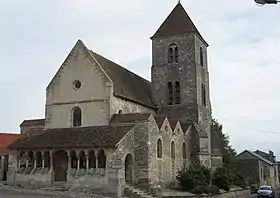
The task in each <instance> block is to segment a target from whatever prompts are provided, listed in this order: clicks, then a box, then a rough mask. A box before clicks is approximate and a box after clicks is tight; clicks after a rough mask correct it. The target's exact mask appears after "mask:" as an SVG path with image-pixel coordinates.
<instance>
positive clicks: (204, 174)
mask: <svg viewBox="0 0 280 198" xmlns="http://www.w3.org/2000/svg"><path fill="white" fill-rule="evenodd" d="M210 173H211V171H210V169H208V168H207V167H204V166H201V165H193V166H190V167H189V168H186V169H182V170H180V171H179V172H178V174H177V177H176V178H177V180H178V181H179V183H180V186H181V187H182V189H183V190H186V191H188V190H192V189H194V188H195V187H197V186H207V185H208V184H209V182H210Z"/></svg>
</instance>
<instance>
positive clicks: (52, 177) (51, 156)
mask: <svg viewBox="0 0 280 198" xmlns="http://www.w3.org/2000/svg"><path fill="white" fill-rule="evenodd" d="M49 153H50V174H51V183H53V181H54V167H53V151H50V152H49Z"/></svg>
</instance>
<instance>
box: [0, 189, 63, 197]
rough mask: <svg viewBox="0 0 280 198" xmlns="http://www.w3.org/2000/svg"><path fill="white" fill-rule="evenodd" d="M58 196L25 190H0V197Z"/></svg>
mask: <svg viewBox="0 0 280 198" xmlns="http://www.w3.org/2000/svg"><path fill="white" fill-rule="evenodd" d="M47 197H50V198H60V197H54V196H50V195H38V194H30V193H25V192H16V191H12V190H0V198H47Z"/></svg>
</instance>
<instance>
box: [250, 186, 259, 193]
mask: <svg viewBox="0 0 280 198" xmlns="http://www.w3.org/2000/svg"><path fill="white" fill-rule="evenodd" d="M250 192H251V194H255V193H257V192H258V186H257V185H255V184H252V185H251V186H250Z"/></svg>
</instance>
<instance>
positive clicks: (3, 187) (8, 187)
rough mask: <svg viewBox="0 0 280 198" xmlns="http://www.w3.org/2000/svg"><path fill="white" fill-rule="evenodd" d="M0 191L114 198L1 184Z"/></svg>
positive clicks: (73, 197)
mask: <svg viewBox="0 0 280 198" xmlns="http://www.w3.org/2000/svg"><path fill="white" fill-rule="evenodd" d="M0 190H11V191H16V192H24V193H30V194H38V195H51V196H59V197H65V198H112V197H106V196H102V195H95V194H87V193H79V192H73V191H49V190H48V191H47V190H41V189H28V188H23V187H20V186H17V185H10V184H1V183H0Z"/></svg>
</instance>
